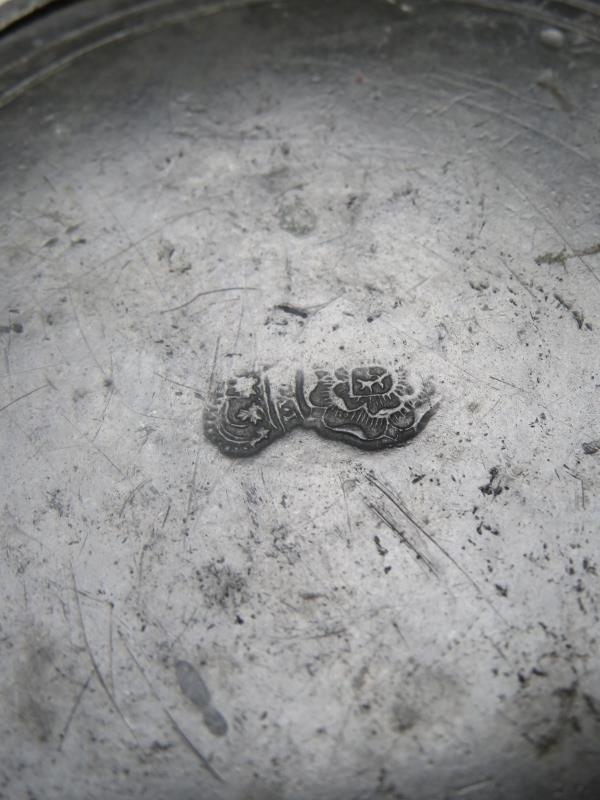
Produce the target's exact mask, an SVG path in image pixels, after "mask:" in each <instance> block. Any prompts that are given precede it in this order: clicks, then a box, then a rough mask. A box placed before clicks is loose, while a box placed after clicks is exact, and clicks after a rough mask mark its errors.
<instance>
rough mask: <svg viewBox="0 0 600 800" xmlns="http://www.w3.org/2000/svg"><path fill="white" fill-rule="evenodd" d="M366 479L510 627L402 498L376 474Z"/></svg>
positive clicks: (370, 473)
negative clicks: (415, 516)
mask: <svg viewBox="0 0 600 800" xmlns="http://www.w3.org/2000/svg"><path fill="white" fill-rule="evenodd" d="M366 478H367V481H368V482H369V483H370V484H371V485H372V486H374V487H375V488H376V489H378V490H379V491H380V492H381V493H382V494H383V495H385V497H387V498H388V500H389V501H390V502H391V503H392V504H393V505H394V506H395V507H396V508H397V509H398V511H399V512H400V513H401V514H402V516H404V517H405V518H406V519H407V520H408V521H409V522H410V523H411V525H414V527H415V528H416V529H417V530H418V531H420V533H421V534H422V535H423V536H424V537H425V538H426V539H427V541H428V542H430V543H431V544H432V545H433V546H434V547H435V548H437V549H438V550H439V551H440V553H442V554H443V555H444V556H445V557H446V558H447V559H448V561H450V563H451V564H453V565H454V567H456V569H457V570H458V571H459V572H460V573H461V575H463V576H464V577H465V578H466V579H467V580H468V581H469V583H470V584H471V586H472V587H473V588H474V589H475V591H476V592H477V595H478V596H479V597H480V598H481V600H483V601H484V602H485V603H486V604H487V605H488V606H489V607H490V609H491V610H492V611H493V613H494V614H495V615H496V616H497V617H499V618H500V619H501V620H502V622H504V623H505V624H506V625H509V623H508V621H507V620H506V619H505V618H504V616H503V615H502V614H501V613H500V612H499V611H498V609H497V608H496V607H495V606H494V604H493V603H492V602H491V601H490V600H488V598H487V597H486V595H485V594H484V593H483V590H482V589H481V587H480V586H479V584H478V583H477V581H476V580H475V579H474V578H473V577H472V576H471V575H470V574H469V573H468V572H467V571H466V570H465V568H464V567H463V566H462V565H461V564H459V562H458V561H457V560H456V559H455V558H454V556H453V555H452V554H451V553H449V552H448V550H446V548H445V547H444V546H443V545H441V544H440V543H439V542H438V541H437V540H436V539H435V537H434V536H432V535H431V534H430V533H429V531H427V530H426V529H425V528H424V527H423V525H421V524H420V523H419V522H418V521H417V520H416V519H415V518H414V517H413V515H412V514H411V513H410V511H409V510H408V509H407V508H406V507H405V506H404V504H403V503H402V501H401V500H400V498H399V497H397V496H396V495H395V493H394V492H393V491H392V490H391V489H390V488H389V487H388V486H386V485H385V484H384V482H383V481H382V480H381V479H379V478H378V477H377V476H376V475H375V473H374V472H369V473H367V475H366Z"/></svg>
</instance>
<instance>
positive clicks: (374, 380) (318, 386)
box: [204, 366, 437, 456]
mask: <svg viewBox="0 0 600 800" xmlns="http://www.w3.org/2000/svg"><path fill="white" fill-rule="evenodd" d="M436 408H437V404H436V403H435V402H434V388H433V385H432V384H431V383H429V382H426V383H425V384H424V385H423V386H422V388H421V389H420V390H419V391H416V390H415V389H414V387H413V386H412V385H411V384H410V382H409V380H408V376H407V373H406V371H405V370H403V369H398V370H389V369H386V368H385V367H381V366H368V367H356V368H354V369H352V370H346V369H336V370H329V369H315V370H313V371H311V372H310V373H304V372H302V371H301V370H299V371H297V372H296V375H295V379H294V381H293V383H292V385H288V386H280V387H277V388H274V387H273V386H272V385H271V382H270V381H269V378H268V377H267V376H266V375H265V374H261V373H258V372H249V373H246V374H244V375H241V376H239V377H237V378H232V379H230V380H229V381H227V382H226V383H222V384H220V385H219V386H218V387H217V389H216V390H215V392H214V395H213V397H212V398H211V399H210V401H209V404H208V407H207V409H206V412H205V417H204V430H205V433H206V436H207V437H208V439H210V440H211V441H212V442H214V444H216V445H217V447H218V448H219V449H220V450H221V452H223V453H225V454H226V455H229V456H250V455H254V454H255V453H257V452H259V451H260V450H262V449H263V448H265V447H266V446H267V445H269V444H270V443H271V442H273V441H275V440H276V439H278V438H280V437H281V436H283V435H284V434H286V433H287V432H288V431H291V430H293V429H294V428H297V427H299V426H302V427H305V428H312V429H313V430H315V431H316V432H317V433H318V434H320V435H321V436H324V437H325V438H327V439H339V440H340V441H343V442H346V443H347V444H352V445H354V446H356V447H360V448H362V449H363V450H381V449H384V448H387V447H396V446H399V445H403V444H405V443H406V442H407V441H409V440H410V439H412V438H413V437H414V436H415V435H416V434H417V433H419V431H421V430H422V429H423V428H424V427H425V425H426V424H427V422H428V421H429V419H430V418H431V416H432V415H433V414H434V413H435V410H436Z"/></svg>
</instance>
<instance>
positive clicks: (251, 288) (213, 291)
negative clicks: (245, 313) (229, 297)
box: [160, 286, 260, 314]
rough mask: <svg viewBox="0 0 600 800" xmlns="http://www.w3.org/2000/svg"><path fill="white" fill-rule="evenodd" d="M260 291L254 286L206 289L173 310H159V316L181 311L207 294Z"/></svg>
mask: <svg viewBox="0 0 600 800" xmlns="http://www.w3.org/2000/svg"><path fill="white" fill-rule="evenodd" d="M258 291H260V289H257V288H256V287H254V286H226V287H223V288H222V289H207V290H206V291H203V292H198V293H197V294H195V295H194V296H193V297H190V299H189V300H186V301H185V303H181V305H178V306H173V308H163V309H162V310H161V312H160V313H161V314H169V313H170V312H171V311H181V309H182V308H187V306H190V305H191V304H192V303H195V302H196V300H198V299H199V298H200V297H206V296H207V295H209V294H221V293H222V292H258Z"/></svg>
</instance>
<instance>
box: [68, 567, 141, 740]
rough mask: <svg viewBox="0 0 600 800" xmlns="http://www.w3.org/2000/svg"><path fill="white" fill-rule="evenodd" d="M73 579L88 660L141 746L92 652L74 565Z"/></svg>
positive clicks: (119, 714) (118, 712) (111, 701)
mask: <svg viewBox="0 0 600 800" xmlns="http://www.w3.org/2000/svg"><path fill="white" fill-rule="evenodd" d="M71 579H72V583H73V594H74V597H75V603H76V607H77V617H78V619H79V625H80V628H81V635H82V637H83V643H84V645H85V649H86V650H87V654H88V658H89V660H90V663H91V665H92V669H93V670H94V674H95V675H96V678H97V679H98V683H99V684H100V686H101V687H102V689H103V690H104V693H105V694H106V696H107V697H108V699H109V701H110V704H111V705H112V707H113V708H114V710H115V711H116V712H117V714H118V716H119V718H120V719H121V720H122V722H123V724H124V725H125V727H126V728H127V730H128V731H129V732H130V733H131V735H132V736H133V738H134V739H135V741H136V742H137V743H138V744H139V741H138V738H137V734H136V732H135V730H134V729H133V727H132V726H131V723H130V722H129V720H128V719H127V717H126V716H125V714H124V713H123V712H122V711H121V708H120V707H119V704H118V703H117V701H116V700H115V697H114V695H113V693H112V692H111V691H110V689H109V687H108V684H107V683H106V681H105V680H104V676H103V675H102V673H101V672H100V667H99V666H98V662H97V661H96V658H95V656H94V654H93V652H92V648H91V646H90V642H89V639H88V636H87V633H86V630H85V625H84V622H83V613H82V610H81V601H80V600H79V588H78V586H77V580H76V578H75V570H74V569H73V565H72V564H71Z"/></svg>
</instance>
